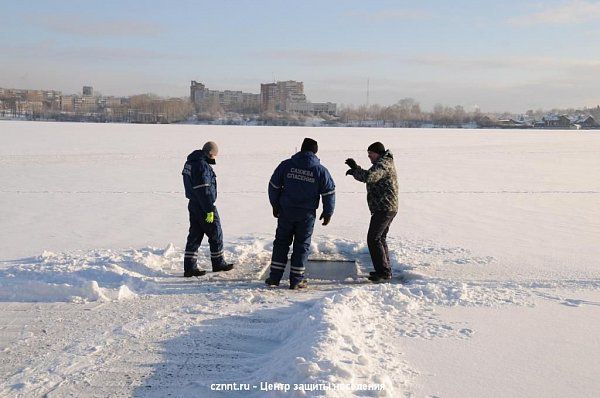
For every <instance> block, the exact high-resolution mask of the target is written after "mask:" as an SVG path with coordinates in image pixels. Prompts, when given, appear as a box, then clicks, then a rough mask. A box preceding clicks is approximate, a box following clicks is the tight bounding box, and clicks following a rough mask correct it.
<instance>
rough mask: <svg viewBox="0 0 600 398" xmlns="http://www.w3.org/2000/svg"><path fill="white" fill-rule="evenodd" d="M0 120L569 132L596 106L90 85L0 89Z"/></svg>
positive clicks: (276, 89) (587, 122) (272, 86)
mask: <svg viewBox="0 0 600 398" xmlns="http://www.w3.org/2000/svg"><path fill="white" fill-rule="evenodd" d="M0 120H39V121H63V122H65V121H66V122H92V123H142V124H171V123H185V124H209V125H248V126H313V127H316V126H322V127H328V126H332V127H372V128H486V129H560V130H564V129H573V130H590V129H599V128H600V123H599V121H600V106H597V107H595V108H584V109H567V110H553V111H550V112H544V111H541V110H538V111H535V112H534V111H532V110H530V111H527V112H526V113H524V114H510V113H506V112H505V113H481V112H480V111H479V110H475V111H472V112H467V111H465V110H464V108H463V107H461V106H454V107H445V106H442V105H436V106H435V108H434V109H433V110H432V111H431V112H425V111H422V110H421V108H420V105H419V103H418V102H417V101H415V100H414V99H411V98H404V99H401V100H399V101H398V102H397V103H396V104H393V105H390V106H380V105H371V106H370V107H367V106H364V105H363V106H359V107H357V108H354V107H342V108H341V109H340V108H338V106H337V104H336V103H333V102H311V101H309V100H308V98H307V96H306V94H305V92H304V83H303V82H300V81H295V80H286V81H277V82H269V83H262V84H261V85H260V93H246V92H242V91H238V90H211V89H209V88H207V87H206V85H205V84H203V83H201V82H198V81H196V80H192V81H191V82H190V95H189V97H187V98H186V97H181V98H161V97H158V96H156V95H152V94H140V95H133V96H129V97H117V96H103V95H100V94H97V93H95V92H94V88H93V87H92V86H83V87H82V91H81V94H68V95H64V94H62V92H61V91H57V90H27V89H7V88H0Z"/></svg>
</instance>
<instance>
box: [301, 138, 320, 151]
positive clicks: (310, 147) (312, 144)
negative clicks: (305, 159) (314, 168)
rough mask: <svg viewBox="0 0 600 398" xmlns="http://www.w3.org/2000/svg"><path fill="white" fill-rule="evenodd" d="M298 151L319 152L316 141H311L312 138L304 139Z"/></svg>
mask: <svg viewBox="0 0 600 398" xmlns="http://www.w3.org/2000/svg"><path fill="white" fill-rule="evenodd" d="M300 150H301V151H311V152H312V153H317V151H318V150H319V145H318V144H317V141H315V140H313V139H312V138H305V139H304V141H302V147H301V148H300Z"/></svg>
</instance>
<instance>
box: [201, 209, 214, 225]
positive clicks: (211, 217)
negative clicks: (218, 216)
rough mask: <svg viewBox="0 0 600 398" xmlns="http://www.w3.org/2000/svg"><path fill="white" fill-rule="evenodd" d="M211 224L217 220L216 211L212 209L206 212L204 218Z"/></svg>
mask: <svg viewBox="0 0 600 398" xmlns="http://www.w3.org/2000/svg"><path fill="white" fill-rule="evenodd" d="M204 221H206V222H207V223H209V224H212V223H213V222H214V221H215V213H214V212H213V211H211V212H210V213H206V218H205V219H204Z"/></svg>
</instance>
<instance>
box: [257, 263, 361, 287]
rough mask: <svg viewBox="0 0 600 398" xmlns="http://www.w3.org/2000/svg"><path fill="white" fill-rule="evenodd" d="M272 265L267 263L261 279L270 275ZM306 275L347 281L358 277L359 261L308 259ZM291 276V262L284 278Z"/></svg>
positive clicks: (314, 277)
mask: <svg viewBox="0 0 600 398" xmlns="http://www.w3.org/2000/svg"><path fill="white" fill-rule="evenodd" d="M269 271H270V265H267V266H266V267H265V268H264V269H263V271H262V273H261V275H260V278H261V279H265V278H267V277H268V276H269ZM304 275H305V276H306V277H307V278H309V279H314V280H325V281H338V282H341V281H345V280H347V279H348V278H351V279H354V278H356V277H358V263H357V261H356V260H346V259H342V260H329V259H320V258H314V259H308V261H307V262H306V271H305V272H304ZM289 278H290V265H289V262H288V264H287V265H286V267H285V272H284V273H283V277H282V278H281V279H282V280H286V279H289Z"/></svg>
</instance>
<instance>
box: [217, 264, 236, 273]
mask: <svg viewBox="0 0 600 398" xmlns="http://www.w3.org/2000/svg"><path fill="white" fill-rule="evenodd" d="M232 269H233V264H227V263H223V264H221V265H213V267H212V272H224V271H231V270H232Z"/></svg>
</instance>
